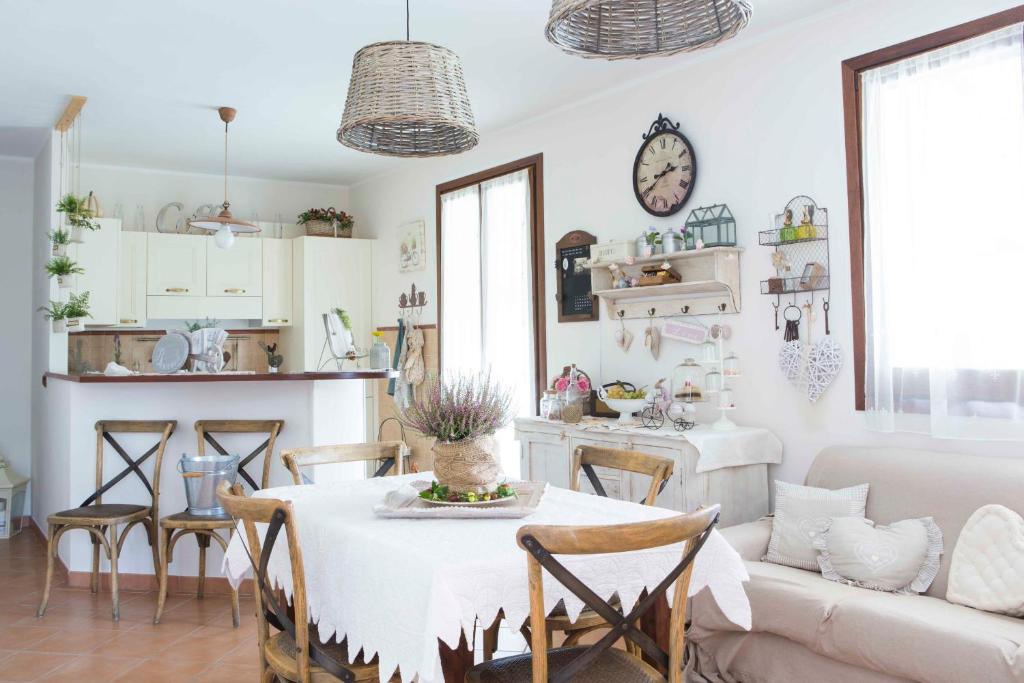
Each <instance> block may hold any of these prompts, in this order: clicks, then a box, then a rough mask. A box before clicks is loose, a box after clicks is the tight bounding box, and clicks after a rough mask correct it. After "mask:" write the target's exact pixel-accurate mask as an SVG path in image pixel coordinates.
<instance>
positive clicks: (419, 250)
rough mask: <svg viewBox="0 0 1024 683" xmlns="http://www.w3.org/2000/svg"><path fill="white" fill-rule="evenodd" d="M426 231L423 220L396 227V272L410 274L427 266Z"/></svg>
mask: <svg viewBox="0 0 1024 683" xmlns="http://www.w3.org/2000/svg"><path fill="white" fill-rule="evenodd" d="M425 240H426V229H425V226H424V224H423V220H422V219H420V220H418V221H412V222H411V223H405V224H403V225H400V226H399V227H398V271H399V272H401V273H411V272H414V271H417V270H423V269H424V268H426V266H427V245H426V241H425Z"/></svg>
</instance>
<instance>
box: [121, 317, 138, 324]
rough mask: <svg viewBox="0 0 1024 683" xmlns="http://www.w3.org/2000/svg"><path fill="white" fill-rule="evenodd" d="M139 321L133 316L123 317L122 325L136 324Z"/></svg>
mask: <svg viewBox="0 0 1024 683" xmlns="http://www.w3.org/2000/svg"><path fill="white" fill-rule="evenodd" d="M138 322H139V321H138V320H132V319H131V318H121V324H122V325H134V324H136V323H138Z"/></svg>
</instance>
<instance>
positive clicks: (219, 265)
mask: <svg viewBox="0 0 1024 683" xmlns="http://www.w3.org/2000/svg"><path fill="white" fill-rule="evenodd" d="M263 242H264V240H261V239H258V238H252V237H250V238H244V237H239V238H236V239H235V243H234V244H233V245H232V246H231V248H230V249H221V248H219V247H218V246H217V244H216V242H214V241H213V240H212V239H206V296H228V297H230V296H261V295H262V292H263V276H262V271H263Z"/></svg>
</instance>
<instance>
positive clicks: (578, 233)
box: [555, 230, 600, 323]
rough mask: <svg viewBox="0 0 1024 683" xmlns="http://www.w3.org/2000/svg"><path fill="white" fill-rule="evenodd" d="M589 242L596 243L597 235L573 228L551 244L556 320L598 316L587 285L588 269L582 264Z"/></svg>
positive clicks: (588, 251)
mask: <svg viewBox="0 0 1024 683" xmlns="http://www.w3.org/2000/svg"><path fill="white" fill-rule="evenodd" d="M591 244H597V238H596V237H594V236H593V235H591V234H590V233H589V232H584V231H583V230H573V231H572V232H570V233H567V234H566V235H565V236H564V237H562V239H560V240H558V241H557V242H556V243H555V272H556V277H555V283H556V286H557V292H558V293H557V296H556V299H557V301H558V322H560V323H574V322H582V321H584V320H597V319H598V316H599V315H600V309H599V308H598V307H597V306H596V305H595V302H594V295H593V292H592V290H591V286H590V270H588V269H587V268H585V267H584V266H585V264H586V263H587V262H588V260H589V259H590V245H591Z"/></svg>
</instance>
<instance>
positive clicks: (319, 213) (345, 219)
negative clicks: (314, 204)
mask: <svg viewBox="0 0 1024 683" xmlns="http://www.w3.org/2000/svg"><path fill="white" fill-rule="evenodd" d="M296 223H298V224H299V225H301V226H303V227H305V228H306V234H307V235H311V236H314V237H351V236H352V226H353V225H354V224H355V219H353V218H352V216H350V215H348V214H347V213H345V212H344V211H338V210H337V209H335V208H334V207H333V206H332V207H329V208H326V209H307V210H306V211H303V212H302V213H300V214H299V218H298V220H297V221H296Z"/></svg>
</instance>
